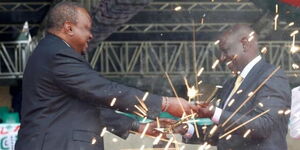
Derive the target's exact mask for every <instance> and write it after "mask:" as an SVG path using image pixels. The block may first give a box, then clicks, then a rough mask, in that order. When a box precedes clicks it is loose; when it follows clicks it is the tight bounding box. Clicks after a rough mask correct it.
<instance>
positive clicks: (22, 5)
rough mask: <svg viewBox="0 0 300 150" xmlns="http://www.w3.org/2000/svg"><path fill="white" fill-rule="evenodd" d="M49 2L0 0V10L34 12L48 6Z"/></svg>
mask: <svg viewBox="0 0 300 150" xmlns="http://www.w3.org/2000/svg"><path fill="white" fill-rule="evenodd" d="M50 4H51V3H50V2H0V12H8V11H29V12H36V11H39V10H41V9H43V8H44V7H46V6H49V5H50Z"/></svg>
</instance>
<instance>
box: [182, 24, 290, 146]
mask: <svg viewBox="0 0 300 150" xmlns="http://www.w3.org/2000/svg"><path fill="white" fill-rule="evenodd" d="M219 40H220V41H219V48H220V57H219V59H220V61H223V62H225V63H227V65H228V67H229V69H230V70H231V71H232V72H233V73H234V74H235V77H233V78H231V79H229V80H228V81H227V82H226V83H225V84H224V85H223V88H222V89H221V90H220V91H219V92H218V93H217V98H216V101H217V103H218V102H219V104H215V105H214V106H213V107H212V106H211V105H207V104H201V105H200V106H199V110H198V114H199V116H200V117H209V118H212V120H213V122H214V123H215V124H216V125H217V126H216V127H217V128H216V129H217V130H216V131H215V132H214V131H213V130H211V129H210V130H207V131H206V132H205V134H206V135H205V136H203V134H202V132H203V130H201V128H199V129H200V130H201V131H200V132H201V133H200V135H201V136H202V139H197V138H196V136H195V135H194V137H192V138H191V139H187V142H189V143H197V141H198V142H205V141H206V142H210V143H212V144H217V147H218V149H219V150H229V149H230V150H241V149H243V150H285V149H287V142H286V134H287V125H288V118H289V115H288V112H289V109H290V104H291V102H290V98H291V97H290V87H289V83H288V79H287V77H286V76H285V74H284V72H283V71H282V70H279V71H277V72H276V73H275V74H274V75H273V76H271V78H270V79H269V80H268V81H267V82H266V83H265V84H264V85H263V86H262V88H261V89H259V90H258V92H257V93H255V95H253V97H252V98H251V100H250V101H248V102H247V103H246V104H244V105H243V104H242V103H243V102H244V101H245V100H246V99H247V98H248V97H249V96H250V95H251V93H252V92H254V91H255V89H256V88H257V87H258V86H259V85H260V84H261V83H262V82H263V81H264V80H265V79H266V78H267V77H268V76H269V75H270V74H271V72H273V71H274V70H275V67H274V66H273V65H270V64H268V63H266V62H265V60H263V58H262V57H261V56H260V55H259V47H258V43H257V38H256V34H255V32H254V31H253V29H251V28H250V27H248V26H246V25H235V26H234V27H232V28H230V29H229V30H227V31H226V32H224V33H223V34H222V35H221V37H220V39H219ZM241 105H243V106H242V107H241V109H240V110H239V111H237V113H236V114H235V115H233V113H234V112H235V111H236V110H237V109H238V107H239V106H241ZM267 110H269V112H267V113H266V114H264V115H262V116H261V117H258V118H257V119H255V120H253V121H251V122H249V123H248V124H246V125H243V126H242V127H241V128H239V129H238V130H236V131H234V132H232V133H231V134H229V135H228V136H225V137H224V136H223V138H221V136H222V135H224V134H225V133H226V132H228V131H230V130H231V129H233V128H235V127H237V126H239V125H241V124H243V123H245V122H246V121H248V120H250V119H252V118H254V117H255V116H257V115H259V114H261V113H263V112H264V111H267ZM284 112H286V113H284ZM231 116H233V117H232V118H231ZM227 119H228V121H227ZM247 132H248V133H249V134H248V133H247ZM247 134H248V135H247Z"/></svg>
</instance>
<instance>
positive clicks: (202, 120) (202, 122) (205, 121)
mask: <svg viewBox="0 0 300 150" xmlns="http://www.w3.org/2000/svg"><path fill="white" fill-rule="evenodd" d="M116 113H119V114H122V115H124V116H127V117H130V118H133V119H135V120H138V121H139V122H140V123H148V122H152V121H153V120H150V119H146V120H145V119H144V118H142V117H140V116H137V115H134V114H131V113H124V112H120V111H116ZM159 117H160V118H168V119H173V120H179V118H177V117H174V116H172V115H171V114H169V113H167V112H162V113H160V115H159ZM195 121H196V123H197V125H200V126H201V125H202V126H203V125H212V124H213V122H212V121H211V120H210V119H209V118H197V119H195ZM188 122H190V123H193V120H189V121H188Z"/></svg>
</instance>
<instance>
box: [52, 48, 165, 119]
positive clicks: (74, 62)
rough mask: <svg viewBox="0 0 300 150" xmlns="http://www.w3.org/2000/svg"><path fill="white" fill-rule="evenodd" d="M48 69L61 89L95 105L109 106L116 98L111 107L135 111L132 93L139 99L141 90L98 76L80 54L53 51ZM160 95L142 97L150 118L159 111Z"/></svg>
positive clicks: (141, 94)
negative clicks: (52, 58)
mask: <svg viewBox="0 0 300 150" xmlns="http://www.w3.org/2000/svg"><path fill="white" fill-rule="evenodd" d="M51 71H52V74H53V78H54V81H55V82H56V83H57V84H58V85H59V87H60V88H61V90H63V91H64V92H66V93H68V94H70V95H72V96H74V97H75V98H77V99H79V100H81V101H83V102H86V103H90V104H92V105H95V106H101V105H106V106H108V107H111V106H110V103H111V101H112V99H113V98H116V99H117V100H116V102H115V105H114V106H113V107H112V108H113V109H120V110H122V111H128V112H133V111H137V110H136V109H135V108H134V105H136V104H138V101H137V100H136V97H138V98H140V99H141V98H142V97H143V96H144V94H145V93H144V92H142V91H140V90H138V89H134V88H131V87H127V86H124V85H120V84H118V83H115V82H112V81H109V80H107V79H105V78H104V77H101V76H99V73H98V72H96V71H94V70H93V69H92V68H91V67H90V65H89V64H88V63H87V62H86V61H85V60H84V59H83V57H82V56H80V55H79V54H77V53H75V52H73V53H72V52H70V50H69V51H66V50H65V51H60V53H58V54H56V55H55V57H54V60H53V64H52V70H51ZM161 99H162V97H161V96H157V95H154V94H149V96H148V98H147V99H146V100H145V104H146V106H147V107H148V109H149V111H148V113H147V115H148V117H149V118H151V119H154V118H155V117H156V116H158V115H159V113H160V112H161Z"/></svg>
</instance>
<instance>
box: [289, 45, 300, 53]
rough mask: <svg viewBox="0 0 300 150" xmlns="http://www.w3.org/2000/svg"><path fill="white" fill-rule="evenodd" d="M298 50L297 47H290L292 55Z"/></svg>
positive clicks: (299, 48)
mask: <svg viewBox="0 0 300 150" xmlns="http://www.w3.org/2000/svg"><path fill="white" fill-rule="evenodd" d="M299 50H300V47H299V46H295V45H292V47H291V53H292V54H294V53H297V52H298V51H299Z"/></svg>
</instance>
